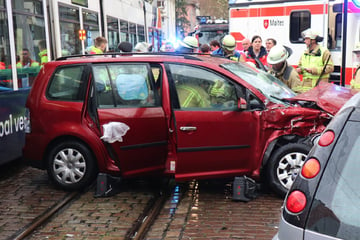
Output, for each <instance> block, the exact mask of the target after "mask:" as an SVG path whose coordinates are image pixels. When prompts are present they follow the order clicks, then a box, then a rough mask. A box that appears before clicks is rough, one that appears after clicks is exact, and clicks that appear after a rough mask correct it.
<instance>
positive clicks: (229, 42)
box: [221, 35, 236, 51]
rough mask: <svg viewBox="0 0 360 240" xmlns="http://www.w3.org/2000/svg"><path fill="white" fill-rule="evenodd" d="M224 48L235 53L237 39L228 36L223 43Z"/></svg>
mask: <svg viewBox="0 0 360 240" xmlns="http://www.w3.org/2000/svg"><path fill="white" fill-rule="evenodd" d="M221 44H222V47H223V48H225V49H226V50H229V51H234V50H235V47H236V41H235V38H234V37H233V36H232V35H226V36H225V37H224V38H223V39H222V41H221Z"/></svg>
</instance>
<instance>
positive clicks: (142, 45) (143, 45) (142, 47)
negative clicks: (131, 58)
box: [134, 42, 149, 52]
mask: <svg viewBox="0 0 360 240" xmlns="http://www.w3.org/2000/svg"><path fill="white" fill-rule="evenodd" d="M134 50H135V51H137V52H148V51H149V44H148V43H147V42H139V43H137V44H136V46H135V47H134Z"/></svg>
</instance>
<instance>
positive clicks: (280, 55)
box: [267, 45, 289, 64]
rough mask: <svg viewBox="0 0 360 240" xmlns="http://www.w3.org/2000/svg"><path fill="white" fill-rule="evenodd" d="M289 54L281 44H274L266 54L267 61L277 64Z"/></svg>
mask: <svg viewBox="0 0 360 240" xmlns="http://www.w3.org/2000/svg"><path fill="white" fill-rule="evenodd" d="M288 56H289V53H288V51H286V49H285V48H284V47H283V46H280V45H276V46H274V47H272V48H271V49H270V52H269V54H268V56H267V62H268V63H269V64H278V63H281V62H284V61H285V60H286V59H287V58H288Z"/></svg>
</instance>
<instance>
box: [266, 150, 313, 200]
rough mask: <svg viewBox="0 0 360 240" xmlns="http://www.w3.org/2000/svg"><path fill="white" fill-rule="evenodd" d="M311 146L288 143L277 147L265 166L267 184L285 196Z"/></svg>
mask: <svg viewBox="0 0 360 240" xmlns="http://www.w3.org/2000/svg"><path fill="white" fill-rule="evenodd" d="M310 149H311V146H308V145H305V144H301V143H290V144H286V145H284V146H282V147H280V148H278V149H277V150H276V151H275V152H274V154H273V155H272V157H271V159H270V162H269V164H268V168H267V176H268V184H269V185H270V187H271V189H272V190H273V191H274V192H275V193H277V194H279V195H280V196H281V197H285V195H286V193H287V191H288V190H289V189H290V187H291V185H292V183H293V181H294V180H295V177H296V176H297V175H298V173H299V172H300V169H301V167H302V165H303V164H304V161H305V159H306V157H307V154H308V153H309V151H310Z"/></svg>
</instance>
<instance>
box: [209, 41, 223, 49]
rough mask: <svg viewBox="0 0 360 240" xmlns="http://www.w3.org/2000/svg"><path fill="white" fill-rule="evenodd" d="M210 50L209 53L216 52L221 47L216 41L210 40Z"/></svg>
mask: <svg viewBox="0 0 360 240" xmlns="http://www.w3.org/2000/svg"><path fill="white" fill-rule="evenodd" d="M209 45H210V50H211V52H214V51H216V50H218V49H219V48H220V47H221V46H220V43H219V41H218V40H212V41H211V42H210V43H209Z"/></svg>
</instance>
